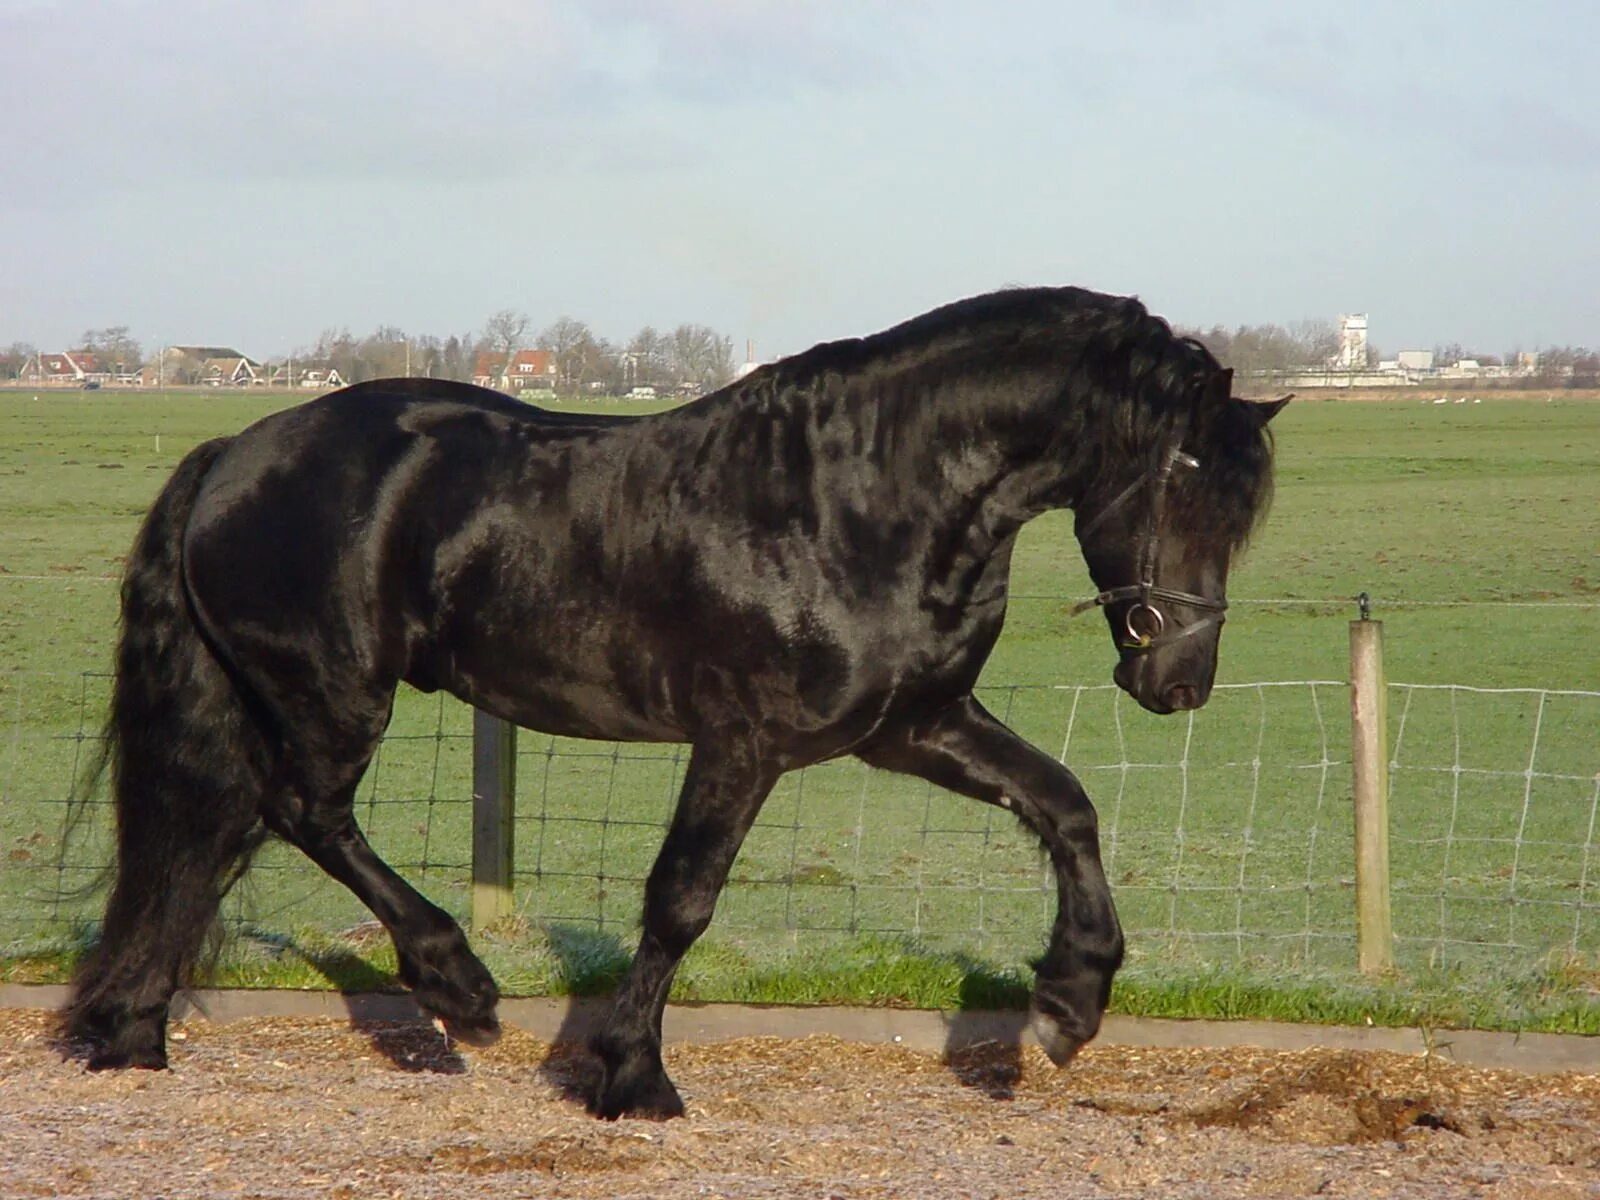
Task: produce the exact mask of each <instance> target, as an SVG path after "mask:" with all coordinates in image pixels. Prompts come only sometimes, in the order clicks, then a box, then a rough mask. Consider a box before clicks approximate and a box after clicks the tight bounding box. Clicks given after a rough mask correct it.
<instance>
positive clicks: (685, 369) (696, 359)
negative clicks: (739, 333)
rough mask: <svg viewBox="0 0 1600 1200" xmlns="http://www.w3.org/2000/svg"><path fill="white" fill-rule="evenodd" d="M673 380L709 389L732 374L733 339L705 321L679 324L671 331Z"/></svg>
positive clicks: (719, 385) (726, 380)
mask: <svg viewBox="0 0 1600 1200" xmlns="http://www.w3.org/2000/svg"><path fill="white" fill-rule="evenodd" d="M670 347H671V348H670V351H669V353H670V355H671V365H672V372H673V382H674V383H676V384H679V385H689V386H693V387H696V388H699V389H700V390H702V391H707V390H710V389H712V388H717V387H721V386H722V385H723V384H725V383H727V382H728V380H730V379H732V378H733V339H732V338H727V337H723V336H722V335H721V334H719V333H717V331H716V330H714V329H711V328H710V327H709V326H705V325H679V326H678V327H677V328H676V329H674V330H673V331H672V337H671V340H670Z"/></svg>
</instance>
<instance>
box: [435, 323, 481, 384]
mask: <svg viewBox="0 0 1600 1200" xmlns="http://www.w3.org/2000/svg"><path fill="white" fill-rule="evenodd" d="M473 340H474V339H473V336H472V334H471V333H468V334H466V335H464V336H462V337H457V336H456V335H455V334H451V335H450V336H449V337H447V338H446V339H445V340H444V346H443V347H441V348H440V351H439V370H438V371H437V372H436V374H437V375H438V377H439V378H440V379H454V380H457V381H459V382H461V383H470V382H472V366H473V363H472V345H473Z"/></svg>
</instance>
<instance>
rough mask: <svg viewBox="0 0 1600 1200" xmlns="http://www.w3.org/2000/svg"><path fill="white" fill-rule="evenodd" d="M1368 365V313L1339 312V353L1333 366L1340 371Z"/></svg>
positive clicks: (1356, 369)
mask: <svg viewBox="0 0 1600 1200" xmlns="http://www.w3.org/2000/svg"><path fill="white" fill-rule="evenodd" d="M1366 365H1367V314H1366V313H1340V314H1339V353H1338V354H1337V355H1335V356H1334V359H1333V366H1334V368H1335V369H1336V370H1340V371H1360V370H1362V369H1364V368H1365V367H1366Z"/></svg>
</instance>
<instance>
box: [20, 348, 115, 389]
mask: <svg viewBox="0 0 1600 1200" xmlns="http://www.w3.org/2000/svg"><path fill="white" fill-rule="evenodd" d="M17 380H18V382H19V383H24V384H27V385H29V386H30V387H83V386H84V385H85V384H103V383H109V382H110V381H111V372H110V371H108V370H107V369H106V368H105V366H104V365H103V364H102V363H101V362H100V361H99V359H97V358H96V357H95V355H94V352H93V351H90V350H62V351H60V352H59V353H56V354H46V353H40V354H35V355H33V356H32V357H31V358H27V359H24V360H23V363H22V369H21V370H19V371H18V372H17Z"/></svg>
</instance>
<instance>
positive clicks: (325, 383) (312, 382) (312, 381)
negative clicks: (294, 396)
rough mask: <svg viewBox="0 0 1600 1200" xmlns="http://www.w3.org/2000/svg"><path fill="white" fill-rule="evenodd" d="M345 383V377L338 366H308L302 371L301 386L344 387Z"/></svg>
mask: <svg viewBox="0 0 1600 1200" xmlns="http://www.w3.org/2000/svg"><path fill="white" fill-rule="evenodd" d="M344 385H345V379H344V376H343V375H341V374H339V368H338V367H332V366H322V367H307V368H306V369H305V370H303V371H301V372H300V382H299V386H300V387H303V388H342V387H344Z"/></svg>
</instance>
